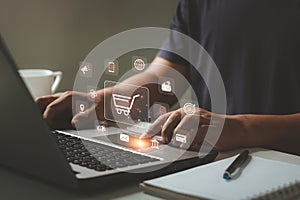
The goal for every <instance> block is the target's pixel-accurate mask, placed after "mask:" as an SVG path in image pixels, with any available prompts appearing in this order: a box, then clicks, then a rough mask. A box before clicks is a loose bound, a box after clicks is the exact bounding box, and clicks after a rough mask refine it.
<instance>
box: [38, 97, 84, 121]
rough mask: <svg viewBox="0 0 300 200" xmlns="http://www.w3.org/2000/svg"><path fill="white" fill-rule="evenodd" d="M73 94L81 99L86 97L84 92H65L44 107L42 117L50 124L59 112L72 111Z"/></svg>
mask: <svg viewBox="0 0 300 200" xmlns="http://www.w3.org/2000/svg"><path fill="white" fill-rule="evenodd" d="M73 95H76V96H77V97H79V98H80V99H82V100H83V99H85V98H86V94H84V93H79V92H65V93H64V94H62V95H61V96H60V97H59V98H57V99H56V100H54V101H53V102H51V103H50V104H49V105H48V106H47V107H46V109H45V111H44V114H43V118H44V120H45V121H46V122H47V123H48V124H49V125H50V126H52V124H53V121H54V120H55V118H56V117H58V116H59V115H60V114H66V112H69V113H72V98H73Z"/></svg>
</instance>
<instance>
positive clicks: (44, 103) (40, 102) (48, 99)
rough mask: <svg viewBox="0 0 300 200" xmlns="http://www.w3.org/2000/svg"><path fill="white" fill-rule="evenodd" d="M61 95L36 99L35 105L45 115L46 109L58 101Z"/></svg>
mask: <svg viewBox="0 0 300 200" xmlns="http://www.w3.org/2000/svg"><path fill="white" fill-rule="evenodd" d="M60 95H61V93H57V94H53V95H47V96H41V97H37V98H36V99H35V103H36V104H37V105H38V106H39V108H40V110H41V112H42V113H43V112H44V111H45V109H46V107H47V106H48V105H49V104H50V103H52V102H53V101H55V100H56V99H58V98H59V97H60Z"/></svg>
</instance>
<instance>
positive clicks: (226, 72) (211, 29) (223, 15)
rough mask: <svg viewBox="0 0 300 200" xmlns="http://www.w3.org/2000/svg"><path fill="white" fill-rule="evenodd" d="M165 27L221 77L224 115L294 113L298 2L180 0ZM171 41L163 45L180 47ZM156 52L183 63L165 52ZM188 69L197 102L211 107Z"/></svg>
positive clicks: (298, 74) (298, 105)
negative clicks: (190, 43) (203, 54)
mask: <svg viewBox="0 0 300 200" xmlns="http://www.w3.org/2000/svg"><path fill="white" fill-rule="evenodd" d="M170 27H171V29H173V30H176V31H179V32H182V33H184V34H186V35H188V36H190V37H192V38H193V39H194V40H196V41H197V42H199V43H200V44H201V45H202V46H203V47H204V49H205V50H206V51H207V52H208V53H209V55H210V56H211V57H212V59H213V61H214V62H215V63H216V65H217V67H218V69H219V71H220V73H221V76H222V78H223V81H224V85H225V89H226V94H227V113H228V114H239V113H257V114H259V113H262V114H288V113H296V112H300V0H182V1H180V2H179V4H178V8H177V10H176V13H175V15H174V17H173V19H172V23H171V26H170ZM177 42H178V44H179V43H180V41H176V40H174V38H172V40H170V39H169V40H167V41H166V43H165V44H164V45H166V46H168V45H169V46H172V48H173V47H174V46H175V47H178V48H180V45H176V43H177ZM158 56H160V57H163V58H165V59H168V60H170V61H172V62H175V63H179V64H184V65H187V67H189V66H188V65H189V64H188V63H187V62H186V61H185V60H183V59H181V58H180V57H178V56H176V55H174V54H172V53H169V52H167V51H160V52H159V53H158ZM200 67H201V66H200ZM190 69H191V70H190V71H191V73H190V77H189V78H190V82H191V84H192V86H193V88H194V90H195V91H196V93H197V96H198V100H199V105H200V106H201V107H203V108H205V109H208V110H211V105H210V96H209V93H208V91H207V87H206V85H205V83H204V82H203V80H202V78H201V76H200V75H199V74H197V73H195V70H194V68H193V67H191V68H190Z"/></svg>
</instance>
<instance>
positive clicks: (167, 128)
mask: <svg viewBox="0 0 300 200" xmlns="http://www.w3.org/2000/svg"><path fill="white" fill-rule="evenodd" d="M180 120H181V109H178V110H176V111H174V112H172V114H171V115H170V116H169V117H168V119H167V121H166V122H165V123H164V124H163V126H162V128H161V136H162V137H163V143H168V142H170V141H171V139H172V136H173V132H174V129H175V127H176V126H177V125H178V123H179V122H180Z"/></svg>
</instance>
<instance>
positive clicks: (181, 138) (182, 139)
mask: <svg viewBox="0 0 300 200" xmlns="http://www.w3.org/2000/svg"><path fill="white" fill-rule="evenodd" d="M175 140H176V141H177V142H182V143H186V135H181V134H176V135H175Z"/></svg>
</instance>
